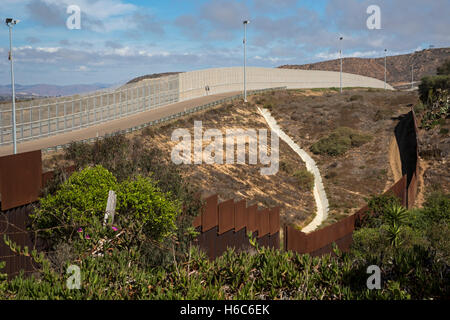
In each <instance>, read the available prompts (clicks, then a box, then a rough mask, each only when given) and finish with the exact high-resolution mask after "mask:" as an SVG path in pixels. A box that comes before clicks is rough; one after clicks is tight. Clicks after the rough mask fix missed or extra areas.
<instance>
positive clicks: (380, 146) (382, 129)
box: [252, 89, 418, 224]
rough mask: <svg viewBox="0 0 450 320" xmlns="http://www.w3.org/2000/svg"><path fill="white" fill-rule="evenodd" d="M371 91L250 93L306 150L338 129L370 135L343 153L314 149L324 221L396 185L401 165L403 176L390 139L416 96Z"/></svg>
mask: <svg viewBox="0 0 450 320" xmlns="http://www.w3.org/2000/svg"><path fill="white" fill-rule="evenodd" d="M372 91H373V90H370V89H369V90H363V89H361V90H346V91H344V92H343V94H342V95H341V94H339V93H338V92H335V91H333V90H289V91H284V92H276V93H274V94H265V95H263V96H262V97H252V101H253V102H255V103H256V104H258V105H260V106H263V107H264V106H265V107H267V108H269V109H270V110H271V113H272V115H273V116H274V118H275V119H276V120H277V122H278V124H279V125H280V127H281V128H282V129H283V130H284V131H285V132H286V133H287V134H288V135H289V136H291V138H292V139H293V140H294V141H295V142H296V143H297V144H298V145H299V146H300V147H301V148H303V149H304V150H306V151H309V150H310V147H311V145H313V144H314V143H315V142H317V141H318V140H319V139H321V138H322V137H326V136H328V135H329V134H330V133H331V132H332V131H334V130H335V129H336V128H338V127H350V128H352V129H355V130H358V131H360V132H361V133H363V134H369V135H370V136H371V137H372V140H371V141H370V142H368V143H366V144H364V145H362V146H361V147H359V148H352V149H350V150H348V151H347V152H345V153H344V154H342V155H340V156H329V155H317V154H313V153H312V152H310V154H311V156H312V157H313V158H314V160H315V161H316V163H317V165H318V166H319V169H320V172H321V175H322V178H323V181H324V185H325V189H326V192H327V196H328V200H329V203H330V212H329V219H328V221H327V222H326V223H325V224H328V223H332V222H334V221H336V220H338V219H340V218H341V217H343V216H346V215H348V214H352V213H354V212H356V211H357V210H358V209H360V208H361V207H362V206H364V205H365V203H366V199H367V198H368V197H370V196H371V195H374V194H378V193H382V192H383V191H385V190H386V189H388V188H389V187H390V186H392V185H393V184H394V182H395V181H397V180H398V179H399V168H400V177H401V164H399V161H400V159H399V157H398V151H397V150H396V148H397V147H396V143H395V142H394V144H393V143H392V140H394V141H395V139H392V138H393V136H394V128H395V126H396V124H397V123H398V119H397V117H398V116H400V115H402V114H405V113H407V112H408V111H410V107H409V106H410V105H411V104H415V103H416V102H417V99H418V98H417V94H416V93H411V92H391V91H388V92H384V91H376V92H372ZM390 155H391V156H394V157H393V158H392V159H391V157H390ZM391 165H392V167H391Z"/></svg>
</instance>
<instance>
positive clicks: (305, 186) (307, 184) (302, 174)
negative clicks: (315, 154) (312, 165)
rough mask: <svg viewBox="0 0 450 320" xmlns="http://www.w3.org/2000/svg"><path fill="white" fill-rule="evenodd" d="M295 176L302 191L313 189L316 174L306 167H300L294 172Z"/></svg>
mask: <svg viewBox="0 0 450 320" xmlns="http://www.w3.org/2000/svg"><path fill="white" fill-rule="evenodd" d="M293 176H294V177H295V179H296V180H297V184H298V187H299V188H300V190H302V191H312V190H313V188H314V175H313V174H312V173H311V172H309V171H308V170H306V168H304V169H300V170H297V171H295V172H294V174H293Z"/></svg>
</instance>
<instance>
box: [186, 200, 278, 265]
mask: <svg viewBox="0 0 450 320" xmlns="http://www.w3.org/2000/svg"><path fill="white" fill-rule="evenodd" d="M279 212H280V211H279V208H274V209H263V210H258V209H257V206H256V205H253V206H250V207H246V201H245V200H242V201H239V202H236V203H235V202H234V200H227V201H224V202H221V203H218V196H217V195H214V196H211V197H209V198H207V199H206V205H205V208H204V210H203V212H202V214H201V216H198V217H196V219H195V220H194V227H195V228H196V229H197V231H199V232H200V235H199V236H198V237H197V239H196V242H197V244H198V246H199V247H200V248H201V249H202V250H204V251H205V252H206V254H207V255H208V257H209V258H210V259H211V260H214V259H215V258H217V257H219V256H221V255H222V254H223V253H224V252H225V251H226V250H227V248H234V249H235V250H237V251H241V250H246V249H247V248H249V247H250V242H249V239H248V237H247V232H251V233H252V237H256V240H257V243H258V244H259V245H260V246H266V247H271V248H277V249H279V247H280V234H279V228H280V217H279Z"/></svg>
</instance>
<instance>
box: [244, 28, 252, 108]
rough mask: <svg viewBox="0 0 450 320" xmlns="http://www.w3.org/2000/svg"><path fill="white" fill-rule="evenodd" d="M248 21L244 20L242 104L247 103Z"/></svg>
mask: <svg viewBox="0 0 450 320" xmlns="http://www.w3.org/2000/svg"><path fill="white" fill-rule="evenodd" d="M249 23H250V21H249V20H244V21H243V24H244V102H247V74H246V63H247V48H246V46H247V24H249Z"/></svg>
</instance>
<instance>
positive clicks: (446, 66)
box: [436, 59, 450, 75]
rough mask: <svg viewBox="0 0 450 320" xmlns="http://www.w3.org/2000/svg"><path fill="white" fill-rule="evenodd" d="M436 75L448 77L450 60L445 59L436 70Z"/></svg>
mask: <svg viewBox="0 0 450 320" xmlns="http://www.w3.org/2000/svg"><path fill="white" fill-rule="evenodd" d="M436 72H437V74H438V75H450V59H447V60H446V61H445V62H444V63H443V64H442V65H441V66H439V67H438V68H437V70H436Z"/></svg>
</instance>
